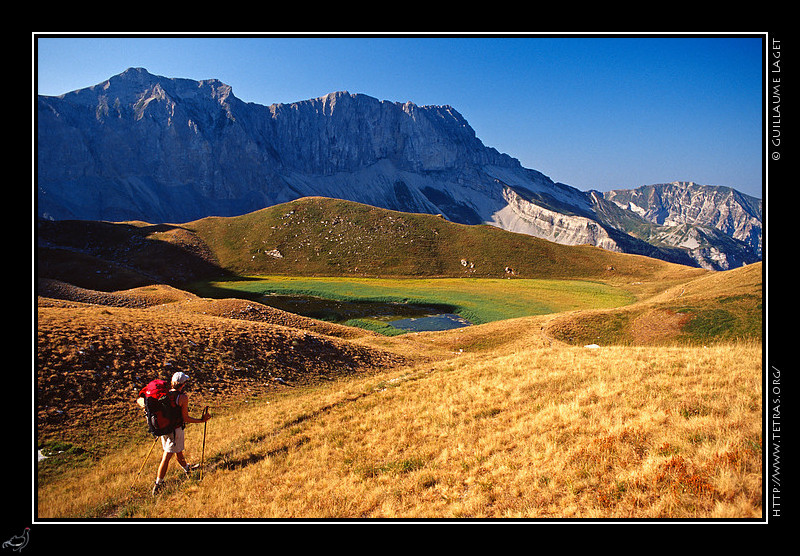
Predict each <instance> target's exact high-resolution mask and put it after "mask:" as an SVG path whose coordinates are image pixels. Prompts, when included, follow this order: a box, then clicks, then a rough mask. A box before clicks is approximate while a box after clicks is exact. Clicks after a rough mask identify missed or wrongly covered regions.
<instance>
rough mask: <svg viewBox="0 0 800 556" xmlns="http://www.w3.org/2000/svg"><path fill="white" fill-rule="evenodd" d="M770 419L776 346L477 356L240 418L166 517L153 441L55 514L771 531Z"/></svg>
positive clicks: (215, 434)
mask: <svg viewBox="0 0 800 556" xmlns="http://www.w3.org/2000/svg"><path fill="white" fill-rule="evenodd" d="M761 411H762V408H761V346H760V344H754V343H739V344H729V345H718V346H715V347H710V348H701V347H673V348H670V347H660V348H651V347H611V348H602V349H599V350H588V349H584V348H580V347H563V346H562V347H551V348H546V347H531V348H528V349H514V350H506V351H504V352H502V353H494V354H491V353H484V354H474V355H467V354H464V355H462V356H461V357H459V358H456V359H453V360H451V361H443V362H440V363H437V364H432V365H424V366H417V367H413V368H408V369H399V370H395V371H392V372H388V373H384V374H382V375H377V376H371V377H368V378H363V379H356V380H349V381H346V382H341V383H335V384H332V385H329V386H325V387H320V388H316V389H310V390H296V391H293V392H291V393H288V394H283V395H276V396H272V397H271V398H265V399H262V400H260V401H258V400H256V401H254V402H253V403H251V404H247V405H246V406H245V407H242V408H237V409H233V408H231V409H229V410H227V412H226V413H222V414H219V415H217V416H216V417H215V419H213V420H212V421H209V425H208V433H207V436H208V438H207V444H206V461H207V462H208V467H207V470H206V474H205V476H204V479H203V481H202V482H199V481H198V480H197V477H195V478H193V479H188V480H186V479H180V478H178V477H177V473H176V472H175V471H174V470H173V471H172V472H171V474H170V475H169V478H170V481H171V483H170V485H171V486H170V488H169V489H168V490H167V492H166V493H165V494H164V496H163V497H161V498H159V499H158V500H157V501H153V500H152V499H151V497H150V496H149V493H148V492H147V487H148V486H149V484H150V481H151V480H152V474H153V473H154V471H155V460H154V459H153V460H152V462H151V465H150V466H149V467H148V468H147V470H146V473H145V475H146V476H145V477H142V478H141V479H140V481H139V484H138V486H136V487H135V488H134V489H130V488H129V486H130V484H129V480H131V479H133V477H134V476H135V473H136V471H137V470H138V467H139V464H140V463H141V461H142V459H143V458H144V455H145V453H146V451H147V448H148V447H149V445H148V444H145V443H141V444H140V445H138V446H133V447H131V448H129V449H127V450H123V451H121V452H120V453H117V454H112V455H109V456H107V457H105V458H103V460H102V461H101V462H99V464H98V465H97V466H95V468H93V469H91V470H86V469H75V470H74V471H73V472H71V473H70V474H68V475H67V476H66V477H65V480H62V481H59V482H57V483H50V484H48V485H46V486H45V487H43V488H41V489H40V491H39V494H38V498H39V513H40V516H41V517H76V516H92V517H99V516H104V515H105V516H116V517H120V516H122V517H145V518H165V517H175V518H193V517H203V518H348V519H349V518H448V519H460V518H634V519H635V518H714V517H725V518H730V517H733V518H753V517H760V516H761V512H762V507H761V497H762V484H761V459H762V454H761V450H762V438H761V423H762V419H761ZM187 432H188V437H187V441H188V445H189V446H190V449H189V450H188V451H187V456H188V457H189V459H190V460H195V461H196V460H197V459H198V458H199V448H200V441H201V435H202V429H201V427H200V426H198V425H194V426H190V427H189V429H187Z"/></svg>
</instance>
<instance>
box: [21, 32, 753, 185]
mask: <svg viewBox="0 0 800 556" xmlns="http://www.w3.org/2000/svg"><path fill="white" fill-rule="evenodd" d="M34 38H35V39H36V40H35V47H36V60H35V64H34V72H35V77H36V78H37V83H36V85H37V87H38V93H39V94H46V95H59V94H62V93H65V92H69V91H72V90H75V89H79V88H83V87H88V86H91V85H95V84H97V83H100V82H102V81H105V80H106V79H108V78H109V77H111V76H113V75H116V74H118V73H121V72H122V71H124V70H125V69H127V68H129V67H144V68H146V69H147V70H148V71H149V72H150V73H154V74H158V75H164V76H167V77H184V78H189V79H197V80H200V79H209V78H216V79H219V80H221V81H223V82H224V83H227V84H228V85H230V86H231V87H232V88H233V93H234V95H236V96H237V97H239V98H240V99H242V100H244V101H247V102H255V103H258V104H264V105H269V104H273V103H277V102H283V103H288V102H294V101H298V100H305V99H309V98H316V97H319V96H322V95H324V94H327V93H329V92H332V91H341V90H346V91H349V92H351V93H363V94H367V95H370V96H372V97H375V98H378V99H380V100H389V101H398V102H406V101H411V102H414V103H415V104H419V105H424V104H449V105H451V106H453V107H454V108H455V109H456V110H458V111H459V112H460V113H461V114H462V115H463V116H464V117H465V118H466V119H467V121H468V122H469V123H470V125H471V126H472V128H473V129H474V130H475V132H476V134H477V136H478V137H479V138H480V139H481V140H482V141H483V142H484V144H486V145H488V146H490V147H494V148H496V149H497V150H498V151H500V152H504V153H507V154H509V155H511V156H513V157H514V158H517V159H519V161H520V162H521V163H522V165H523V166H525V167H527V168H533V169H535V170H539V171H541V172H543V173H544V174H546V175H548V176H549V177H550V178H552V179H553V180H555V181H560V182H563V183H566V184H568V185H571V186H573V187H577V188H578V189H582V190H587V189H599V190H608V189H613V188H632V187H638V186H640V185H646V184H652V183H663V182H670V181H675V180H684V181H695V182H697V183H702V184H709V185H727V186H731V187H734V188H736V189H738V190H740V191H742V192H744V193H747V194H750V195H753V196H756V197H762V175H763V172H762V164H763V147H762V130H763V125H762V118H763V104H762V94H763V86H764V85H763V80H762V65H763V54H762V37H761V36H758V35H752V36H739V37H726V36H719V35H711V36H706V37H696V36H692V35H681V36H670V37H666V36H665V37H661V36H649V37H640V36H636V35H625V36H622V37H612V36H596V37H577V36H562V37H555V38H549V37H543V36H512V37H499V36H489V37H482V36H480V37H479V36H466V37H462V36H441V35H439V36H423V37H405V36H391V35H384V36H380V37H366V36H359V37H352V36H335V37H305V36H303V37H285V36H280V37H274V36H273V37H268V36H248V37H234V36H227V35H222V36H212V37H199V38H195V37H190V36H173V37H167V38H158V37H154V36H143V37H134V36H117V37H112V38H103V37H100V36H63V37H59V38H55V37H54V38H44V37H34Z"/></svg>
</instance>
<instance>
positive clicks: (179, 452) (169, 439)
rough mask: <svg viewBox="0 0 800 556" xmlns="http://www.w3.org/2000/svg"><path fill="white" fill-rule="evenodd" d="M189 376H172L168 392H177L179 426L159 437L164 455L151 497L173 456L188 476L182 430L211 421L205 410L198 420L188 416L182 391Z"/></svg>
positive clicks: (187, 400) (184, 374)
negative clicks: (180, 417) (190, 425)
mask: <svg viewBox="0 0 800 556" xmlns="http://www.w3.org/2000/svg"><path fill="white" fill-rule="evenodd" d="M188 380H189V376H188V375H186V373H182V372H177V373H175V374H174V375H172V384H171V387H172V388H171V390H170V392H173V391H174V392H178V395H177V397H176V399H175V401H176V402H177V404H178V406H179V407H180V410H181V416H182V419H181V424H180V425H179V426H178V427H176V428H175V430H174V431H173V432H171V433H170V434H165V435H163V436H161V446H162V447H163V448H164V455H163V456H162V457H161V463H160V464H159V465H158V475H156V482H155V484H154V485H153V495H155V494H156V493H157V492H158V491H159V490H161V487H162V486H163V485H164V477H165V476H166V475H167V468H168V467H169V462H170V460H171V459H172V456H173V455H175V456H176V457H177V460H178V464H179V465H180V466H181V468H182V469H183V470H184V472H185V473H186V475H189V471H190V470H191V468H190V467H189V465H188V464H187V463H186V458H185V457H184V456H183V448H184V432H183V429H184V427H185V426H186V424H187V423H205V422H206V421H208V420H209V419H211V414H209V413H208V408H206V411H205V413H203V416H202V417H201V418H200V419H195V418H194V417H191V416H189V395H188V394H187V393H185V392H184V391H183V390H184V388H185V387H186V382H187V381H188Z"/></svg>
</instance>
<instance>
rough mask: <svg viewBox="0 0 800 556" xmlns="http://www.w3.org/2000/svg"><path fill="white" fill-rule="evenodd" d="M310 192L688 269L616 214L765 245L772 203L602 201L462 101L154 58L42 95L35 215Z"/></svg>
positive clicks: (158, 211) (92, 215) (273, 199)
mask: <svg viewBox="0 0 800 556" xmlns="http://www.w3.org/2000/svg"><path fill="white" fill-rule="evenodd" d="M310 195H317V196H326V197H334V198H341V199H347V200H352V201H357V202H362V203H366V204H371V205H375V206H379V207H384V208H389V209H394V210H401V211H407V212H427V213H432V214H442V215H443V216H445V217H446V218H448V219H450V220H453V221H455V222H460V223H465V224H479V223H489V224H493V225H496V226H499V227H502V228H505V229H508V230H514V231H519V232H523V233H528V234H532V235H535V236H538V237H542V238H546V239H549V240H551V241H556V242H559V243H566V244H583V243H589V244H592V245H597V246H599V247H603V248H606V249H614V250H619V251H625V252H636V253H642V254H648V255H650V256H658V257H661V258H666V259H668V260H675V261H676V262H684V263H687V264H698V263H697V262H696V260H697V257H690V256H688V255H687V249H686V248H685V247H682V246H675V245H671V244H668V245H667V244H665V245H662V244H661V243H659V242H662V243H663V241H662V240H659V239H658V238H657V237H656V236H657V234H656V233H652V234H650V235H651V237H649V238H643V237H639V236H635V235H632V234H631V233H630V230H626V229H625V227H624V226H621V225H619V223H620V222H629V221H630V219H635V220H637V221H641V222H645V221H647V222H650V223H651V224H653V226H656V227H659V228H661V227H663V226H666V225H667V222H672V220H674V219H676V218H678V215H680V216H681V217H682V218H689V216H690V215H693V214H695V213H697V214H698V215H702V216H703V217H704V218H705V220H703V222H704V224H703V225H704V226H709V227H711V228H713V229H715V230H721V231H720V233H721V234H723V235H725V234H728V233H735V234H738V235H739V236H740V237H744V236H747V234H750V236H747V237H752V236H753V234H756V235H758V238H759V245H760V212H759V213H758V217H757V222H756V221H755V220H753V221H750V223H749V224H748V223H747V222H744V223H743V222H742V221H741V219H740V218H739V216H740V214H739V213H738V212H736V211H735V210H733V205H730V208H728V209H724V208H719V209H718V210H717V211H716V212H714V211H710V210H707V209H705V208H703V207H699V208H698V207H697V206H696V205H697V199H695V201H693V203H694V204H691V203H690V205H689V206H687V207H682V206H681V204H680V203H681V201H682V199H681V198H678V197H672V198H671V199H673V202H672V203H671V204H670V205H669V206H670V207H672V208H670V209H669V211H667V213H666V214H668V215H669V217H668V218H669V219H668V218H667V217H664V219H663V220H662V221H661V222H659V218H661V217H660V216H658V215H661V214H662V212H663V210H664V209H663V206H664V205H666V202H665V201H662V205H661V208H654V207H653V206H650V205H647V204H646V203H642V204H641V205H640V204H639V197H637V198H636V199H633V197H631V199H630V200H627V199H626V198H625V197H624V194H623V192H616V193H615V195H614V196H611V197H609V198H610V199H612V200H613V202H612V201H605V204H602V206H601V202H600V201H601V200H600V199H599V197H598V195H597V194H596V193H595V192H583V191H579V190H577V189H575V188H572V187H570V186H568V185H564V184H560V183H555V182H553V181H552V180H551V179H550V178H548V177H547V176H544V175H543V174H541V173H540V172H537V171H536V170H531V169H527V168H523V167H522V166H521V165H520V163H519V161H517V160H516V159H514V158H512V157H510V156H508V155H505V154H502V153H499V152H497V151H496V150H495V149H492V148H489V147H486V146H485V145H484V144H483V143H482V142H481V141H480V139H478V138H477V137H476V136H475V132H474V131H473V129H472V128H471V127H470V126H469V124H468V123H467V122H466V120H465V119H464V118H463V117H462V116H461V114H459V113H458V112H457V111H456V110H455V109H454V108H453V107H451V106H417V105H415V104H413V103H411V102H406V103H400V102H389V101H379V100H377V99H374V98H372V97H369V96H366V95H362V94H350V93H347V92H334V93H330V94H328V95H325V96H323V97H320V98H316V99H310V100H305V101H300V102H295V103H291V104H274V105H271V106H262V105H258V104H253V103H245V102H243V101H241V100H240V99H238V98H237V97H236V96H235V95H234V94H233V91H232V89H231V87H230V86H228V85H226V84H224V83H221V82H220V81H218V80H215V79H209V80H205V81H193V80H188V79H173V78H165V77H160V76H156V75H151V74H150V73H148V72H147V71H146V70H144V69H142V68H131V69H128V70H126V71H125V72H123V73H122V74H120V75H117V76H114V77H111V78H110V79H108V80H107V81H105V82H103V83H100V84H97V85H95V86H92V87H88V88H85V89H81V90H78V91H73V92H71V93H67V94H65V95H61V96H59V97H44V96H40V97H38V106H37V215H38V216H39V217H42V218H53V219H66V218H76V219H94V220H115V221H121V220H144V221H149V222H173V223H175V222H187V221H190V220H194V219H198V218H202V217H204V216H209V215H218V216H230V215H236V214H242V213H246V212H250V211H254V210H257V209H260V208H263V207H265V206H270V205H274V204H277V203H282V202H286V201H289V200H292V199H296V198H299V197H303V196H310ZM665 198H666V197H665V196H663V195H662V197H660V199H665ZM652 199H654V198H653V197H652V196H651V200H652ZM612 205H613V207H614V208H613V209H612V208H610V207H612ZM622 205H626V208H624V210H623V209H622V208H621V207H622ZM720 206H722V205H720ZM601 208H602V210H600V209H601ZM725 210H727V212H726V211H725ZM614 211H619V213H617V214H616V215H615V217H614V219H609V218H608V215H609V214H611V213H612V212H614ZM651 212H652V214H651ZM622 213H624V215H625V216H624V217H620V214H622ZM709 213H713V214H712V215H710V216H709ZM648 218H650V219H651V220H647V219H648ZM670 219H671V220H670ZM696 220H697V219H696V218H695V221H696ZM691 223H692V224H694V221H693V222H691ZM756 228H757V229H758V232H754V231H753V230H755V229H756ZM726 237H728V236H727V235H726ZM734 241H740V242H741V241H744V240H738V239H737V240H734ZM712 243H713V241H712ZM664 246H666V248H662V247H664ZM715 246H716V245H715ZM736 246H737V248H738V244H736ZM716 247H719V246H716ZM728 248H730V245H727V246H726V247H725V249H728ZM759 256H760V251H759ZM701 258H702V257H701ZM737 260H738V259H737ZM702 264H705V262H703V263H702ZM710 264H711V267H715V266H714V265H715V264H716V263H710ZM725 264H728V263H725Z"/></svg>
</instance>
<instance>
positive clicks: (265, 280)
mask: <svg viewBox="0 0 800 556" xmlns="http://www.w3.org/2000/svg"><path fill="white" fill-rule="evenodd" d="M194 289H195V291H197V292H199V293H201V295H207V296H213V297H225V296H227V297H247V298H249V299H258V297H259V296H265V295H269V294H277V295H290V296H291V295H293V296H315V297H321V298H325V299H332V300H337V301H345V302H381V303H403V304H418V305H441V306H447V307H451V308H452V311H451V312H454V313H457V314H458V315H460V316H461V317H463V318H465V319H467V320H469V321H470V322H472V323H473V324H483V323H487V322H493V321H498V320H505V319H510V318H517V317H526V316H533V315H543V314H550V313H558V312H562V311H571V310H578V309H604V308H612V307H620V306H623V305H627V304H629V303H632V302H633V301H634V298H633V296H632V295H631V294H630V293H628V292H626V291H624V290H622V289H620V288H615V287H613V286H609V285H606V284H601V283H598V282H591V281H581V280H537V279H511V280H509V279H499V278H498V279H492V278H486V279H484V278H347V277H333V278H317V277H284V276H254V277H249V278H247V279H231V280H225V281H214V282H207V283H204V284H199V285H195V288H194Z"/></svg>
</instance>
